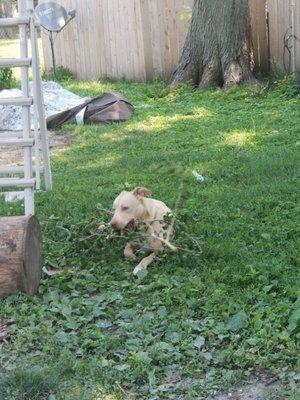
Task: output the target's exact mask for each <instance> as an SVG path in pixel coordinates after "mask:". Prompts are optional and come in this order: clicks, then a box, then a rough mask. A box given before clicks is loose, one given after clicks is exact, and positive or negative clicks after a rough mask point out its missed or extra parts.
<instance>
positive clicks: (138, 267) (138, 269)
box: [133, 265, 143, 275]
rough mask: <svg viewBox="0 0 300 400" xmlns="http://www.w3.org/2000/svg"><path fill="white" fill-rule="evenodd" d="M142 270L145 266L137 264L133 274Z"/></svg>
mask: <svg viewBox="0 0 300 400" xmlns="http://www.w3.org/2000/svg"><path fill="white" fill-rule="evenodd" d="M142 270H143V268H141V267H140V266H139V265H137V266H136V267H135V268H134V270H133V275H137V274H138V273H139V272H140V271H142Z"/></svg>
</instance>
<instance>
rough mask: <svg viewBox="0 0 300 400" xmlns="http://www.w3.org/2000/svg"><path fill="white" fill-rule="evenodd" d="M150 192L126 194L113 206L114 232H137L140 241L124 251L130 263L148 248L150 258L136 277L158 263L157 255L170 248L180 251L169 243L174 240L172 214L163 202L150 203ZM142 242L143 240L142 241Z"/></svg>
mask: <svg viewBox="0 0 300 400" xmlns="http://www.w3.org/2000/svg"><path fill="white" fill-rule="evenodd" d="M150 195H151V192H150V190H149V189H147V188H144V187H137V188H135V189H134V190H133V191H131V192H127V191H123V192H121V193H120V194H119V195H118V197H117V198H116V199H115V201H114V203H113V217H112V219H111V221H110V226H111V227H112V228H114V229H118V230H121V229H128V230H130V231H137V233H138V234H139V233H140V235H138V237H139V240H138V241H137V242H136V241H130V242H129V243H127V245H126V247H125V249H124V256H125V258H126V259H132V258H134V257H135V252H136V251H137V250H140V249H141V248H144V247H146V248H147V249H148V250H149V251H150V254H149V255H148V256H147V257H144V258H143V259H142V260H141V261H140V263H139V264H138V265H137V266H136V267H135V268H134V271H133V273H134V275H136V274H137V273H138V272H139V271H142V270H143V269H146V268H147V267H148V265H149V264H150V263H151V262H152V261H153V260H154V259H155V255H156V252H157V251H160V250H163V249H164V247H168V248H170V249H171V250H173V251H176V250H177V249H176V247H175V246H173V245H172V244H171V243H170V242H169V240H170V238H171V237H172V236H173V226H172V225H173V224H172V223H168V222H166V221H165V220H166V218H167V216H168V215H169V216H170V215H171V210H170V209H169V207H167V206H166V204H165V203H163V202H162V201H160V200H155V199H150V198H148V196H150ZM141 239H142V240H141Z"/></svg>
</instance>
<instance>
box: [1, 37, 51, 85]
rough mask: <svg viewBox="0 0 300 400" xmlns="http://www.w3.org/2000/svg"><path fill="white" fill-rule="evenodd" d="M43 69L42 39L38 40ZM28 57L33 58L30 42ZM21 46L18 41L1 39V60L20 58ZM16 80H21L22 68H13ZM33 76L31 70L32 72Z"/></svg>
mask: <svg viewBox="0 0 300 400" xmlns="http://www.w3.org/2000/svg"><path fill="white" fill-rule="evenodd" d="M38 47H39V54H40V64H41V68H42V69H44V57H43V48H42V39H41V38H39V39H38ZM28 55H29V57H30V56H31V48H30V42H29V45H28ZM19 57H20V44H19V40H18V39H0V58H19ZM13 73H14V78H15V79H18V80H19V79H20V68H13ZM30 76H31V70H30Z"/></svg>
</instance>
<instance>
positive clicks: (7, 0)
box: [0, 0, 14, 39]
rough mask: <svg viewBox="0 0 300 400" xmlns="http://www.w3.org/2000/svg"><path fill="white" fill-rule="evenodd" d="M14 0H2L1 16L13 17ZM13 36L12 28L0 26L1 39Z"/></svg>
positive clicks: (0, 2) (0, 6) (0, 5)
mask: <svg viewBox="0 0 300 400" xmlns="http://www.w3.org/2000/svg"><path fill="white" fill-rule="evenodd" d="M13 7H14V2H13V0H0V18H11V17H12V16H13ZM12 37H13V30H12V28H0V39H9V38H12Z"/></svg>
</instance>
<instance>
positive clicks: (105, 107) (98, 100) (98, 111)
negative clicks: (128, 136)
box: [47, 93, 134, 129]
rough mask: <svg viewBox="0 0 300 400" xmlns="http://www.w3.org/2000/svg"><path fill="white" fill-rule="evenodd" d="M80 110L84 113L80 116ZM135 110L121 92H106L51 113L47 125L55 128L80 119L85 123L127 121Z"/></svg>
mask: <svg viewBox="0 0 300 400" xmlns="http://www.w3.org/2000/svg"><path fill="white" fill-rule="evenodd" d="M83 109H85V110H83ZM80 111H82V112H83V114H82V115H81V117H80V118H78V113H80ZM133 111H134V107H133V105H132V104H131V103H129V101H128V100H126V99H125V98H124V97H123V96H121V95H120V94H118V93H104V94H103V95H101V96H98V97H95V98H93V99H92V100H87V101H86V102H85V103H82V104H80V105H79V106H76V107H73V108H70V109H69V110H65V111H62V112H60V113H58V114H54V115H51V116H50V117H48V118H47V127H48V129H55V128H58V127H60V126H61V125H62V124H65V123H78V122H77V120H78V119H81V121H82V122H81V123H84V124H103V123H109V122H117V121H126V120H127V119H130V118H131V116H132V114H133ZM76 116H77V120H76Z"/></svg>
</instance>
